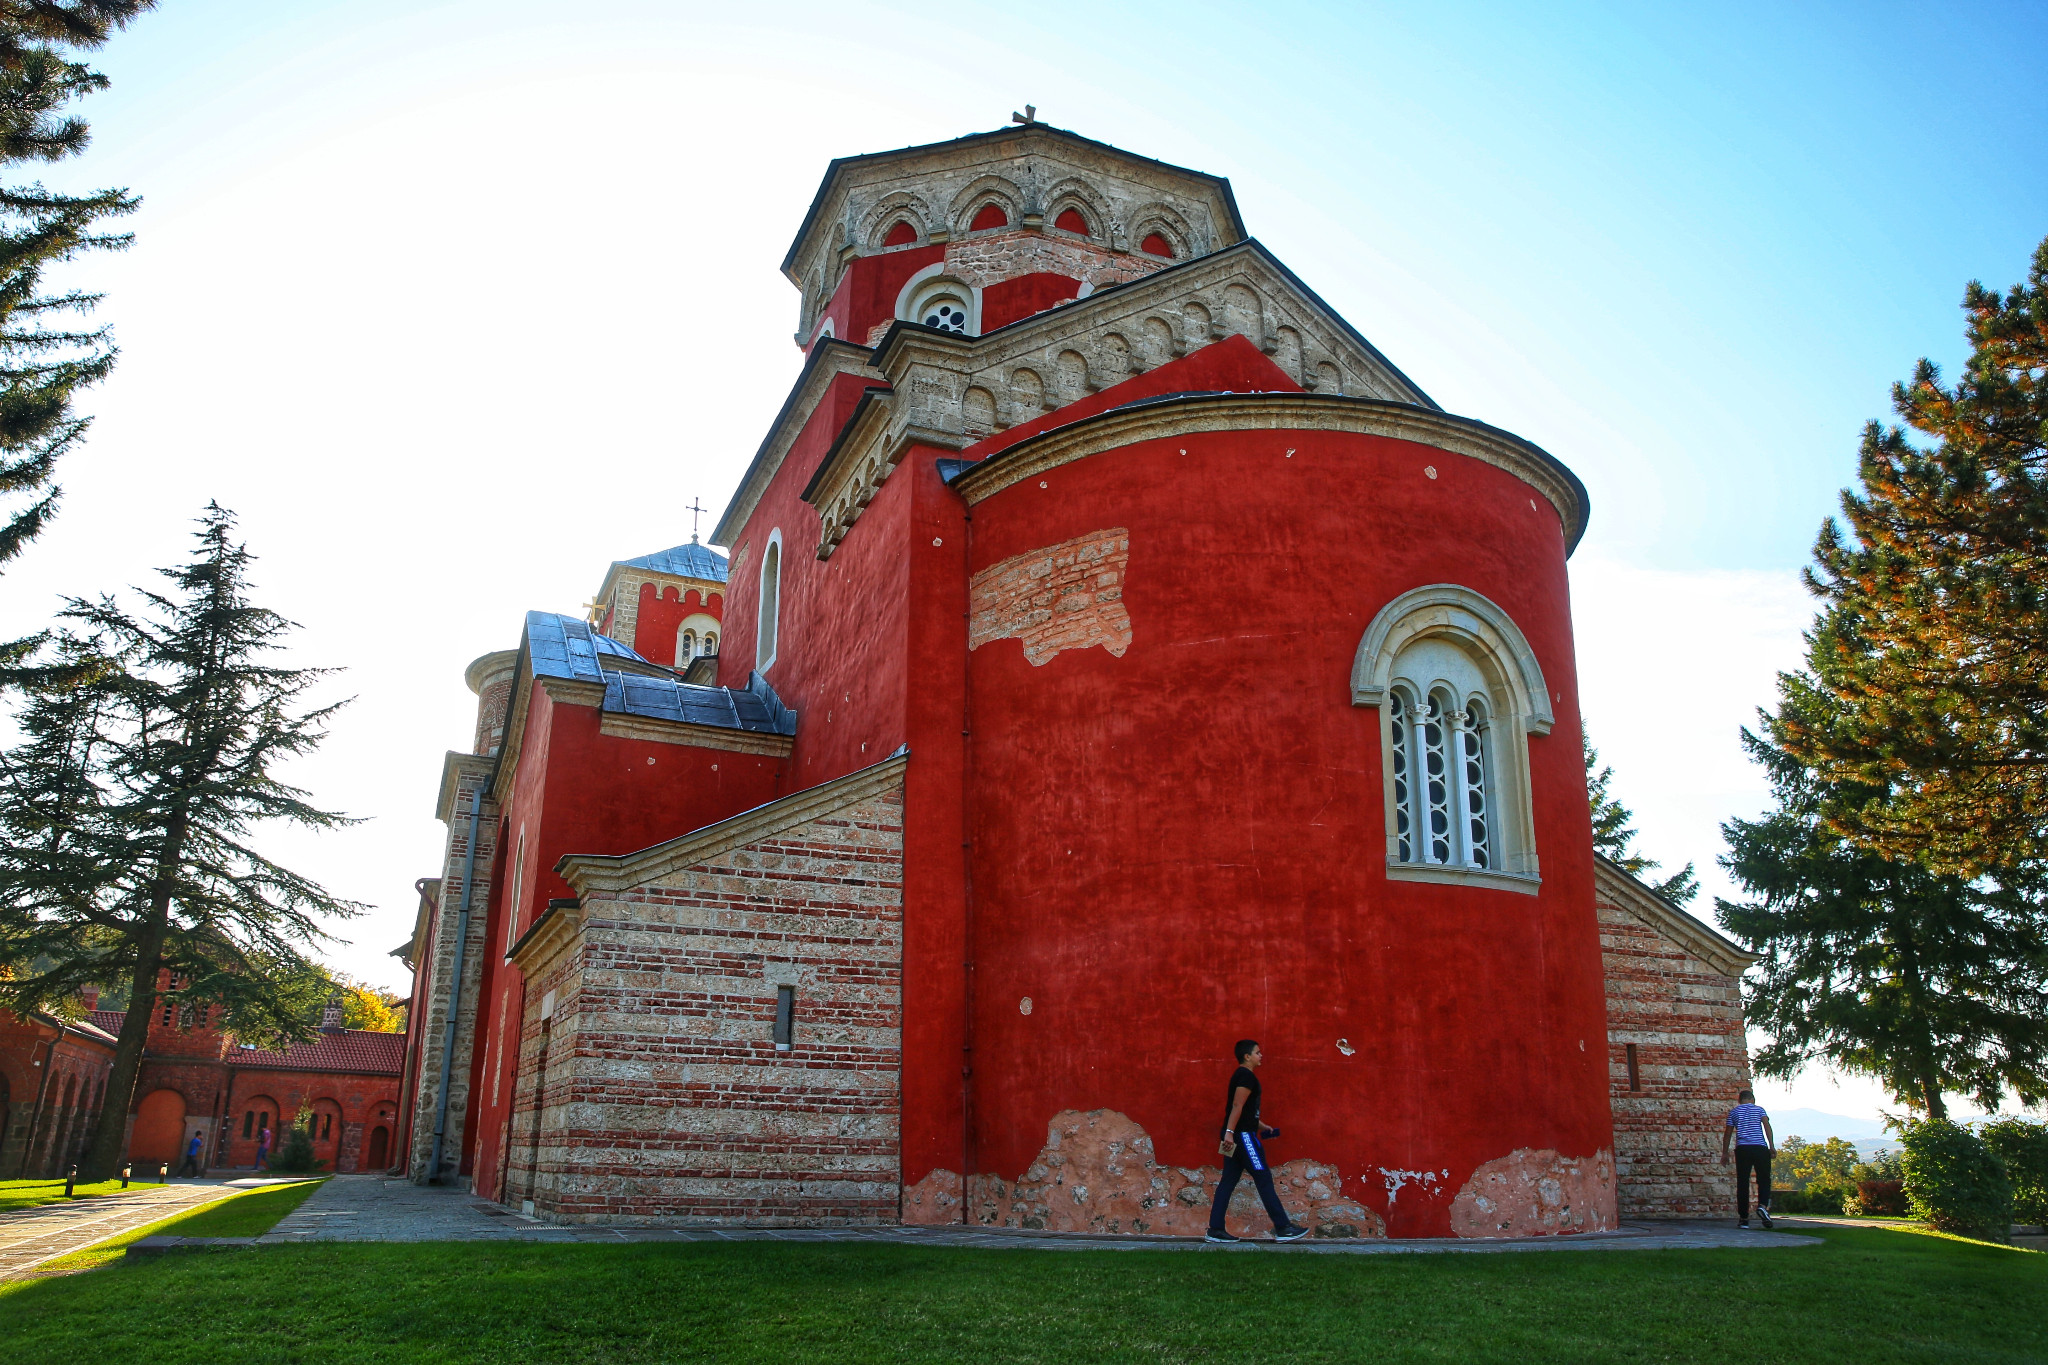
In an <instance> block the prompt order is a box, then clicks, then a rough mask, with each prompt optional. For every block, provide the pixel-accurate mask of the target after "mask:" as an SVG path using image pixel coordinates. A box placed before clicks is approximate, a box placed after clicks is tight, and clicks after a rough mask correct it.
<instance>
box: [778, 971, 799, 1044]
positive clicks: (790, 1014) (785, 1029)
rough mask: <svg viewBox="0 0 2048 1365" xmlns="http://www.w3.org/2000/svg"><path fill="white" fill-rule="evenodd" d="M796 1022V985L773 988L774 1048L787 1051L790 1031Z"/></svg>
mask: <svg viewBox="0 0 2048 1365" xmlns="http://www.w3.org/2000/svg"><path fill="white" fill-rule="evenodd" d="M795 1024H796V987H794V986H777V987H776V988H775V1050H776V1051H777V1052H787V1051H789V1043H790V1033H791V1031H792V1029H793V1027H794V1025H795Z"/></svg>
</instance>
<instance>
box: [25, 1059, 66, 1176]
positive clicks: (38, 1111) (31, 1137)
mask: <svg viewBox="0 0 2048 1365" xmlns="http://www.w3.org/2000/svg"><path fill="white" fill-rule="evenodd" d="M63 1041H64V1024H63V1022H62V1021H61V1020H60V1021H58V1024H57V1036H56V1037H55V1038H52V1039H51V1040H50V1046H49V1047H48V1049H47V1050H45V1051H44V1053H43V1078H42V1080H40V1081H38V1082H37V1083H36V1107H35V1108H34V1110H32V1111H31V1112H30V1113H29V1116H28V1138H27V1140H26V1141H24V1142H23V1143H22V1144H21V1160H20V1161H19V1162H17V1163H16V1164H15V1167H14V1178H15V1179H16V1180H20V1179H22V1178H23V1177H25V1176H26V1175H27V1174H28V1159H29V1158H30V1157H31V1156H34V1155H35V1150H36V1129H37V1128H39V1127H41V1126H42V1122H43V1097H44V1096H45V1095H47V1094H48V1093H49V1091H50V1073H51V1072H52V1071H55V1070H56V1069H57V1068H56V1065H55V1063H56V1061H57V1044H59V1043H61V1042H63Z"/></svg>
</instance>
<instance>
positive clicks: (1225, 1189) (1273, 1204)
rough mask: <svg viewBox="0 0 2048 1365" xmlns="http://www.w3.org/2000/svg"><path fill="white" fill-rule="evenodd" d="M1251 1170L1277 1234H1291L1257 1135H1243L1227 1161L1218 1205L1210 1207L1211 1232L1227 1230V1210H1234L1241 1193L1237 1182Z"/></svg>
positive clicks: (1218, 1189)
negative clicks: (1232, 1202) (1232, 1199)
mask: <svg viewBox="0 0 2048 1365" xmlns="http://www.w3.org/2000/svg"><path fill="white" fill-rule="evenodd" d="M1247 1171H1249V1172H1251V1177H1252V1184H1254V1185H1256V1186H1258V1189H1259V1201H1260V1202H1261V1203H1263V1204H1264V1205H1265V1206H1266V1216H1267V1217H1269V1218H1271V1219H1272V1220H1273V1231H1275V1232H1285V1231H1287V1228H1288V1218H1287V1210H1286V1209H1285V1208H1284V1207H1282V1206H1281V1203H1280V1192H1279V1191H1278V1190H1276V1189H1274V1188H1273V1173H1272V1172H1271V1171H1270V1170H1268V1169H1266V1152H1265V1149H1264V1148H1262V1147H1261V1146H1259V1135H1258V1134H1257V1133H1239V1134H1238V1135H1237V1150H1236V1151H1234V1152H1232V1153H1231V1154H1230V1155H1229V1156H1227V1157H1225V1158H1224V1160H1223V1178H1222V1179H1221V1180H1219V1181H1217V1182H1216V1202H1215V1203H1214V1204H1212V1205H1210V1206H1209V1231H1211V1232H1221V1231H1223V1214H1224V1211H1225V1210H1226V1209H1228V1208H1229V1207H1230V1196H1231V1195H1232V1194H1234V1193H1236V1192H1237V1182H1238V1181H1239V1179H1241V1178H1242V1177H1243V1176H1244V1174H1245V1172H1247Z"/></svg>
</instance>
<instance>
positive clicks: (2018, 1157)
mask: <svg viewBox="0 0 2048 1365" xmlns="http://www.w3.org/2000/svg"><path fill="white" fill-rule="evenodd" d="M1982 1136H1983V1138H1984V1145H1985V1146H1986V1147H1989V1148H1990V1149H1991V1154H1992V1155H1993V1156H1995V1157H1997V1158H1998V1161H1999V1164H2000V1165H2002V1166H2004V1167H2005V1175H2006V1178H2007V1179H2008V1180H2010V1181H2012V1200H2013V1220H2014V1221H2015V1222H2020V1223H2026V1224H2028V1225H2029V1226H2032V1227H2040V1226H2042V1225H2043V1224H2048V1123H2030V1122H2029V1121H2027V1120H2026V1119H2022V1118H2002V1119H1993V1120H1992V1121H1991V1122H1989V1123H1987V1124H1985V1125H1984V1126H1983V1129H1982Z"/></svg>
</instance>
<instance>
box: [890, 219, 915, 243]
mask: <svg viewBox="0 0 2048 1365" xmlns="http://www.w3.org/2000/svg"><path fill="white" fill-rule="evenodd" d="M916 242H917V229H916V228H914V227H912V226H911V225H910V223H909V222H908V221H906V220H904V219H901V218H899V219H897V220H896V225H895V226H894V227H892V228H890V229H889V233H888V235H887V236H885V237H883V238H882V245H883V246H913V245H915V244H916Z"/></svg>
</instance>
